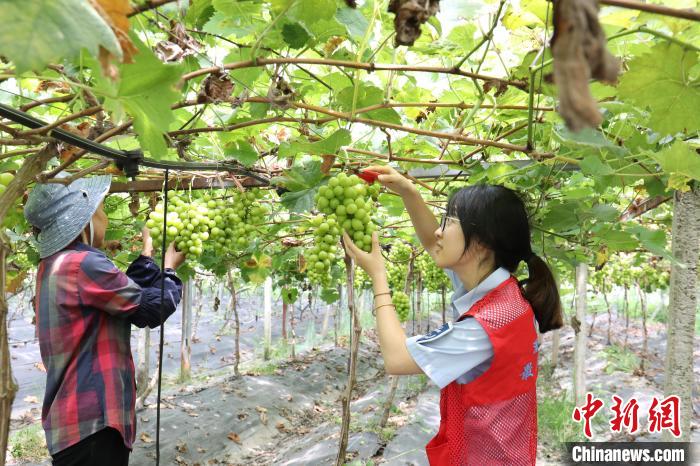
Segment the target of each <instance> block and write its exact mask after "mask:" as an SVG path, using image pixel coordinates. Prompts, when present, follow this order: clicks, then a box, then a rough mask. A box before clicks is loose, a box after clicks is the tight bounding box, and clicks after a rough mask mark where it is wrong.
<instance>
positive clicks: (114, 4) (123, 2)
mask: <svg viewBox="0 0 700 466" xmlns="http://www.w3.org/2000/svg"><path fill="white" fill-rule="evenodd" d="M90 4H91V5H92V6H93V8H95V10H96V11H97V13H98V14H99V15H100V16H101V17H102V19H104V20H105V22H107V24H109V26H110V27H111V28H112V31H114V35H115V36H117V39H118V40H119V46H120V47H121V49H122V62H124V63H131V62H132V56H133V55H134V54H135V53H136V52H137V49H136V46H134V44H133V43H132V42H131V39H130V38H129V13H131V5H130V3H129V0H90ZM113 58H114V57H113V56H112V54H111V53H110V52H108V51H107V50H106V49H104V48H103V47H100V54H99V60H100V64H101V66H102V71H103V73H104V75H105V76H108V77H110V78H112V79H116V77H117V75H118V72H117V68H116V67H115V66H114V65H113V63H112V59H113Z"/></svg>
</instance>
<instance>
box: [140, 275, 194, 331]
mask: <svg viewBox="0 0 700 466" xmlns="http://www.w3.org/2000/svg"><path fill="white" fill-rule="evenodd" d="M163 275H164V280H163V284H164V287H163V290H164V292H163V307H162V309H161V299H160V298H161V287H160V280H157V281H155V282H154V283H153V286H151V287H149V288H144V289H143V295H142V296H141V305H140V306H139V308H138V310H137V311H136V312H134V313H133V314H131V315H130V316H129V321H130V322H131V323H132V324H134V325H136V326H137V327H145V326H149V327H150V328H156V327H158V326H159V325H160V324H161V322H165V321H166V320H167V318H168V317H170V316H171V315H172V314H173V312H175V309H176V308H177V305H178V303H179V302H180V299H181V298H182V281H181V280H180V279H179V278H178V276H177V275H175V271H174V270H172V269H165V273H164V274H163Z"/></svg>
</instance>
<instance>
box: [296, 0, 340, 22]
mask: <svg viewBox="0 0 700 466" xmlns="http://www.w3.org/2000/svg"><path fill="white" fill-rule="evenodd" d="M336 8H337V7H336V1H335V0H304V1H303V2H299V1H294V3H293V4H292V7H291V8H290V9H289V12H288V13H287V15H288V16H289V17H290V18H294V19H296V20H298V21H301V22H302V23H304V24H306V25H311V24H313V23H315V22H316V21H319V20H323V19H331V18H333V16H335V10H336Z"/></svg>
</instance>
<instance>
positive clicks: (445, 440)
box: [343, 166, 563, 466]
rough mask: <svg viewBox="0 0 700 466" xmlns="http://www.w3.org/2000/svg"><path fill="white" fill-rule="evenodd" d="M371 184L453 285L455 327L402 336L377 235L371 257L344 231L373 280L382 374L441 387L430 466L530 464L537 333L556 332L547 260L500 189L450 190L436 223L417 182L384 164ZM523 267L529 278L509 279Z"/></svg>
mask: <svg viewBox="0 0 700 466" xmlns="http://www.w3.org/2000/svg"><path fill="white" fill-rule="evenodd" d="M369 169H371V170H374V171H376V172H379V173H381V175H380V176H379V178H378V181H379V182H380V183H381V184H382V185H384V186H385V187H387V188H389V189H390V190H392V191H393V192H395V193H396V194H398V195H400V196H401V197H402V198H403V201H404V205H405V206H406V209H407V211H408V213H409V215H410V217H411V221H412V222H413V226H414V228H415V230H416V234H417V235H418V238H419V239H420V241H421V243H422V244H423V246H424V247H425V250H426V251H428V253H429V254H430V255H431V257H432V258H433V259H434V260H435V262H436V264H437V265H438V267H441V268H443V269H445V271H446V272H447V273H448V275H449V276H450V278H451V279H452V281H453V283H454V285H455V294H454V295H453V297H452V303H451V308H452V311H453V315H454V322H448V323H446V324H445V325H443V326H442V327H440V328H439V329H437V330H435V331H433V332H431V333H429V334H428V335H419V336H416V337H412V338H406V335H405V333H404V331H403V328H402V327H401V324H400V323H399V319H398V317H397V315H396V311H395V309H394V306H393V304H392V302H391V293H390V290H389V287H388V283H387V278H386V269H385V266H384V259H383V257H382V255H381V252H380V249H379V243H378V239H377V235H376V233H375V234H374V235H373V238H372V241H373V244H372V252H371V253H365V252H363V251H361V250H360V249H358V248H357V247H356V246H355V245H354V244H353V243H352V241H351V239H350V238H349V237H348V236H347V234H344V235H343V241H344V243H345V247H346V250H347V251H348V254H349V255H350V257H352V258H353V259H354V260H355V261H356V263H357V265H359V266H360V267H362V268H363V269H364V270H365V271H366V272H367V274H368V275H369V276H370V278H371V279H372V283H373V289H374V296H375V298H374V306H375V311H376V314H377V333H378V335H379V343H380V347H381V351H382V356H383V358H384V364H385V367H386V371H387V373H389V374H394V375H402V374H422V373H424V374H426V375H428V377H430V379H431V380H433V381H434V382H435V383H436V384H437V385H438V386H439V387H440V389H441V391H440V417H441V420H440V430H439V432H438V433H437V435H436V436H435V437H434V438H433V439H432V440H431V441H430V442H429V443H428V445H427V446H426V453H427V455H428V459H429V461H430V464H431V465H440V466H443V465H444V466H448V465H450V466H451V465H459V466H462V465H476V466H482V465H489V466H491V465H504V466H505V465H508V466H511V465H534V464H535V458H536V454H537V397H536V391H535V389H536V380H537V355H538V345H537V334H538V331H539V332H540V333H544V332H547V331H549V330H553V329H556V328H559V327H561V326H562V324H563V321H562V314H561V302H560V300H559V291H558V289H557V285H556V282H555V280H554V277H553V276H552V273H551V271H550V269H549V267H548V266H547V264H546V263H545V262H544V261H543V260H542V259H541V258H539V257H538V256H537V255H535V254H534V253H533V252H532V247H531V244H530V227H529V223H528V216H527V212H526V210H525V206H524V204H523V201H522V200H521V199H520V198H519V197H518V195H517V194H516V193H515V192H514V191H512V190H510V189H508V188H505V187H503V186H492V185H474V186H470V187H467V188H463V189H460V190H459V191H457V192H455V193H453V194H452V195H451V196H450V199H449V201H448V204H447V210H446V213H445V214H444V216H443V218H442V223H441V224H440V225H438V223H437V221H436V219H435V217H434V215H433V214H432V212H431V211H430V209H429V208H428V207H427V206H426V204H425V202H424V201H423V199H422V198H421V196H420V194H419V193H418V190H417V189H416V188H415V186H414V185H413V184H412V183H411V182H410V181H408V180H407V179H406V178H404V177H403V176H402V175H400V174H399V173H398V172H397V171H396V170H394V169H393V168H391V167H387V166H373V167H369ZM521 261H524V262H525V263H526V264H527V267H528V273H529V277H528V279H527V280H524V281H523V283H519V282H518V280H516V279H515V277H513V275H512V274H513V273H514V272H515V271H516V269H517V268H518V265H519V264H520V262H521Z"/></svg>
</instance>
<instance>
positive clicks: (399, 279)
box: [386, 241, 413, 290]
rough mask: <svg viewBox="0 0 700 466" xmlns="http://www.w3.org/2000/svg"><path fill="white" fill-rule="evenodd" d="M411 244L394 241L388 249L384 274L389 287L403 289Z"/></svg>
mask: <svg viewBox="0 0 700 466" xmlns="http://www.w3.org/2000/svg"><path fill="white" fill-rule="evenodd" d="M412 252H413V251H412V249H411V246H409V245H408V244H406V243H404V242H402V241H395V242H394V243H393V244H392V245H391V249H390V250H389V257H388V260H387V262H386V274H387V280H388V281H389V289H391V290H403V289H404V287H405V286H406V275H407V274H408V262H409V261H410V259H411V254H412Z"/></svg>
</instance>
